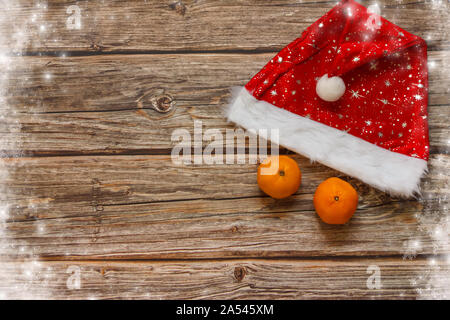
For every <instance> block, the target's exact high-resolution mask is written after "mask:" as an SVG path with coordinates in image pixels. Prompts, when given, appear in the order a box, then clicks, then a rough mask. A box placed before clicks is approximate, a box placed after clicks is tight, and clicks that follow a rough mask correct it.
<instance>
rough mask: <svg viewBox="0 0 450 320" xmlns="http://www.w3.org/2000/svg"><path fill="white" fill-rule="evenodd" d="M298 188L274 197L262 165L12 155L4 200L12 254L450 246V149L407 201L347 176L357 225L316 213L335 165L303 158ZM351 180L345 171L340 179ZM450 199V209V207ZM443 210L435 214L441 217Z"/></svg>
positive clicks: (184, 254) (273, 252)
mask: <svg viewBox="0 0 450 320" xmlns="http://www.w3.org/2000/svg"><path fill="white" fill-rule="evenodd" d="M294 158H295V159H296V160H297V161H298V162H299V165H300V167H301V168H302V171H303V181H302V187H301V188H300V190H299V191H298V192H297V194H296V195H294V196H292V197H290V198H288V199H285V200H282V201H276V200H273V199H271V198H269V197H267V196H265V195H264V194H262V193H261V191H260V190H259V189H258V186H257V184H256V165H252V164H243V165H214V166H208V165H196V166H178V165H175V164H173V163H172V162H171V159H170V157H169V156H104V157H51V158H16V159H3V160H2V161H1V165H0V167H1V168H3V170H6V171H8V172H9V176H7V177H5V178H4V179H3V181H4V182H3V189H4V190H5V191H4V193H3V194H2V195H1V197H2V205H4V206H5V207H6V209H8V210H9V219H8V221H7V223H6V224H5V231H4V236H3V241H4V242H6V243H14V246H6V247H4V248H2V250H1V251H2V252H1V253H2V254H3V255H13V256H15V255H19V256H26V255H28V254H30V253H32V254H36V255H38V256H41V257H65V259H80V258H82V259H86V258H89V259H122V258H127V259H132V258H136V259H137V258H138V259H200V258H224V257H305V256H306V257H311V256H374V255H402V254H403V253H404V252H405V250H407V249H409V248H408V241H410V240H411V241H412V240H415V241H418V243H420V246H418V247H417V250H416V251H417V252H414V253H417V254H433V253H445V252H448V250H449V247H448V243H443V244H439V245H436V243H435V242H434V241H433V234H431V233H432V232H433V230H434V229H436V227H437V226H438V225H440V224H441V223H442V221H441V220H439V219H438V215H439V214H438V213H439V212H442V210H444V209H443V208H444V207H445V206H446V205H448V203H447V202H446V200H445V199H449V191H450V190H449V185H448V171H447V168H448V165H449V161H450V159H449V157H448V155H437V156H433V157H432V159H431V160H430V173H429V174H428V175H427V176H426V178H425V179H424V180H423V184H422V186H423V189H424V196H423V198H422V199H421V200H420V201H416V200H399V199H395V198H391V197H389V196H387V195H386V194H384V193H382V192H379V191H376V190H374V189H372V188H369V187H368V186H367V185H365V184H363V183H360V182H358V181H357V180H355V179H348V180H349V181H350V182H351V183H352V184H353V185H354V186H355V187H356V188H357V190H358V193H359V195H360V202H359V209H358V212H357V213H356V214H355V216H354V218H353V219H352V220H351V222H350V224H349V225H346V226H343V227H336V226H330V225H325V224H323V223H322V222H320V220H319V219H318V218H317V216H316V214H315V213H314V208H313V203H312V197H313V193H314V191H315V188H316V187H317V185H318V184H319V183H320V182H321V181H323V180H324V179H326V178H327V177H330V176H342V175H341V174H339V173H338V172H335V171H333V170H331V169H328V168H325V167H323V166H321V165H318V164H311V163H310V162H309V160H307V159H305V158H302V157H300V156H294ZM343 178H345V179H347V178H346V177H343ZM446 203H447V204H446ZM436 212H437V213H436Z"/></svg>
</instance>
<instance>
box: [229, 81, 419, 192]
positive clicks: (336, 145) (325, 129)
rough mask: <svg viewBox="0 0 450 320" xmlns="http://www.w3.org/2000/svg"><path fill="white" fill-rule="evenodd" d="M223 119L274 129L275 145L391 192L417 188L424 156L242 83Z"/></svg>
mask: <svg viewBox="0 0 450 320" xmlns="http://www.w3.org/2000/svg"><path fill="white" fill-rule="evenodd" d="M227 118H228V120H229V121H231V122H234V123H236V124H238V125H240V126H242V127H244V128H246V129H255V130H258V129H279V142H280V145H282V146H284V147H286V148H288V149H290V150H293V151H295V152H298V153H300V154H302V155H304V156H306V157H308V158H310V159H311V160H312V161H318V162H320V163H322V164H324V165H326V166H328V167H331V168H334V169H336V170H339V171H341V172H343V173H345V174H348V175H350V176H352V177H355V178H358V179H360V180H361V181H363V182H365V183H367V184H369V185H371V186H373V187H375V188H378V189H380V190H382V191H386V192H389V193H391V194H393V195H399V196H403V197H410V196H413V195H414V194H415V193H419V183H420V178H421V176H422V175H423V174H424V173H425V172H426V170H427V162H426V161H425V160H422V159H417V158H413V157H409V156H406V155H403V154H400V153H397V152H391V151H389V150H386V149H384V148H381V147H378V146H376V145H374V144H372V143H369V142H367V141H365V140H362V139H360V138H357V137H355V136H353V135H351V134H348V133H346V132H343V131H341V130H337V129H335V128H331V127H329V126H327V125H324V124H321V123H319V122H316V121H313V120H310V119H307V118H305V117H301V116H299V115H296V114H294V113H292V112H289V111H287V110H284V109H281V108H278V107H275V106H274V105H272V104H270V103H268V102H265V101H260V100H257V99H256V98H255V97H253V96H252V95H251V94H250V93H249V92H248V91H247V90H246V89H245V88H236V89H234V90H233V101H232V102H231V103H230V105H229V106H228V109H227Z"/></svg>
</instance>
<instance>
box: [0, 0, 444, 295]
mask: <svg viewBox="0 0 450 320" xmlns="http://www.w3.org/2000/svg"><path fill="white" fill-rule="evenodd" d="M42 3H44V5H37V2H36V1H32V0H29V1H25V0H22V1H17V2H16V4H13V5H12V6H10V7H9V8H8V10H7V14H5V15H4V19H3V20H0V30H1V32H2V33H3V35H4V37H5V38H6V41H5V42H4V44H3V46H4V47H5V48H1V49H3V50H5V49H6V50H7V49H8V48H12V47H13V46H14V45H16V44H17V41H18V40H17V39H18V38H17V34H16V32H15V30H17V29H19V28H25V30H26V36H25V38H21V39H22V41H23V43H22V46H23V49H24V50H23V54H22V55H20V56H15V57H13V58H11V61H12V63H11V64H10V66H9V68H8V72H9V74H8V82H7V83H8V85H7V87H6V88H4V89H5V90H4V93H3V96H4V97H5V99H4V101H3V103H2V105H1V106H0V108H1V109H2V116H1V119H0V128H1V134H2V135H3V137H2V149H3V150H2V159H1V160H0V161H1V176H2V187H1V189H2V194H1V200H0V201H1V204H2V208H6V209H4V210H6V211H7V218H6V220H5V221H4V224H3V225H4V227H3V233H2V240H1V241H0V247H1V263H0V270H1V275H0V280H2V281H0V292H3V296H4V297H8V298H22V297H24V296H25V297H32V298H62V299H66V298H70V299H73V298H83V299H84V298H92V299H101V298H131V299H136V298H139V299H141V298H142V299H179V298H183V299H184V298H186V299H211V298H212V299H216V298H224V299H230V298H232V299H235V298H239V299H248V298H250V299H266V298H271V299H281V298H292V299H312V298H324V299H328V298H370V299H372V298H405V299H412V298H433V297H442V295H445V294H448V292H449V290H450V284H449V280H448V279H449V271H450V270H449V264H448V254H449V253H450V245H449V243H448V241H447V240H446V239H447V237H448V228H445V226H448V216H447V215H448V211H447V210H448V204H449V193H450V189H449V166H450V164H449V162H450V158H449V155H448V153H449V149H450V145H449V142H450V141H449V138H450V137H449V117H450V94H449V84H450V75H449V71H450V69H449V67H448V66H449V64H450V37H449V33H448V23H449V22H450V19H449V10H450V6H449V4H448V2H446V1H445V0H444V1H440V2H439V1H418V0H397V1H396V0H384V1H379V3H380V5H381V12H382V15H383V16H384V17H386V18H387V19H388V20H390V21H392V22H394V23H396V24H398V25H399V26H401V27H402V28H404V29H406V30H408V31H410V32H412V33H414V34H416V35H419V36H421V37H423V38H424V39H425V40H426V41H427V43H428V45H429V48H428V49H429V51H428V54H429V63H430V91H429V93H430V100H429V124H430V134H431V151H432V154H431V159H430V162H429V174H428V175H427V176H426V177H425V178H424V179H423V181H422V189H423V195H422V197H421V198H420V199H417V200H415V199H410V200H402V199H398V198H392V197H390V196H388V195H386V194H384V193H382V192H380V191H377V190H375V189H372V188H370V187H368V186H367V185H365V184H363V183H361V182H359V181H358V180H356V179H350V178H348V177H345V176H343V175H342V174H341V173H339V172H336V171H333V170H331V169H329V168H326V167H324V166H322V165H319V164H311V163H310V162H309V160H308V159H306V158H303V157H301V156H298V155H294V158H295V159H296V160H297V161H298V163H299V165H300V167H301V169H302V172H303V182H302V187H301V188H300V190H299V191H298V192H297V193H296V194H295V195H294V196H292V197H290V198H289V199H286V200H283V201H276V200H273V199H271V198H269V197H267V196H265V195H264V194H262V193H261V192H260V191H259V189H258V186H257V184H256V166H255V165H251V164H245V165H214V166H210V165H190V166H177V165H175V164H173V163H172V161H171V158H170V153H171V149H172V147H173V145H174V143H173V142H172V141H171V134H172V132H173V130H174V129H177V128H185V129H187V130H189V131H190V132H192V131H193V127H194V126H193V123H194V120H201V121H202V122H203V128H204V129H206V128H217V129H219V130H221V131H222V132H225V130H226V129H227V128H234V126H233V125H231V124H228V123H227V122H226V121H225V118H224V116H223V112H222V107H223V106H224V105H225V104H226V103H227V99H228V98H229V88H230V87H232V86H236V85H244V84H245V83H246V82H247V81H248V80H249V79H250V78H251V76H252V75H254V74H255V73H256V72H257V71H259V69H260V68H261V67H262V66H264V64H265V63H266V62H267V61H268V60H269V59H270V58H271V57H273V56H274V55H275V54H276V53H277V52H278V51H279V50H280V49H281V48H283V47H284V46H285V45H286V44H288V43H289V42H291V41H292V40H294V39H295V38H296V37H298V36H299V35H300V34H301V32H302V31H303V30H304V29H305V28H306V27H307V26H308V25H310V24H311V23H312V22H314V21H315V20H316V19H318V18H319V17H320V16H322V15H323V14H324V13H325V12H327V11H328V10H329V9H330V8H331V7H332V6H333V5H334V4H335V2H334V1H317V0H304V1H298V0H274V1H256V0H254V1H251V0H228V1H219V0H197V1H195V0H180V1H178V2H176V1H175V2H174V1H152V0H147V1H144V0H128V1H66V0H51V1H50V0H49V1H48V2H47V3H46V5H45V2H42ZM362 3H363V4H365V5H369V4H371V3H372V2H371V1H363V2H362ZM74 4H77V5H78V6H79V7H80V8H81V14H82V28H81V29H80V30H68V29H67V28H66V21H67V18H68V16H69V15H68V14H67V13H66V9H67V7H68V6H70V5H74ZM42 26H44V27H42ZM165 94H166V95H168V96H165ZM170 97H173V101H172V102H173V103H175V107H174V110H173V112H170V113H168V114H161V113H158V112H156V111H155V110H153V109H152V99H156V101H157V102H156V103H159V104H160V106H164V102H166V103H167V102H168V101H167V100H168V99H170ZM158 99H159V100H158ZM153 101H154V100H153ZM207 143H208V142H205V145H206V144H207ZM282 152H284V153H286V152H287V151H285V150H284V151H282ZM330 176H339V177H342V178H344V179H346V180H348V181H350V182H351V183H352V184H353V185H354V186H355V187H356V188H357V190H358V192H359V194H360V202H359V207H358V211H357V213H356V214H355V216H354V218H353V219H352V220H351V222H350V223H349V224H348V225H346V226H342V227H335V226H329V225H325V224H323V223H321V222H320V221H319V220H318V218H317V217H316V214H315V213H314V208H313V203H312V195H313V193H314V191H315V188H316V187H317V185H318V184H319V183H320V182H321V181H322V180H324V179H326V178H328V177H330ZM443 226H444V229H443V232H444V236H442V234H441V236H440V237H438V236H436V234H435V233H436V230H438V229H439V228H441V229H442V227H443ZM441 229H439V230H441ZM441 231H442V230H441ZM372 265H375V266H378V267H379V269H380V273H381V284H382V287H381V288H380V289H369V288H368V287H367V284H366V282H367V278H368V277H369V276H370V274H368V272H367V269H368V267H369V266H372ZM73 270H78V271H79V274H80V277H81V283H80V288H79V289H78V288H73V287H71V286H70V285H68V280H70V279H69V278H70V277H71V276H72V275H73V274H74V271H73ZM75 273H76V272H75Z"/></svg>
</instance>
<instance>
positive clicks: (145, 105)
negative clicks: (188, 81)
mask: <svg viewBox="0 0 450 320" xmlns="http://www.w3.org/2000/svg"><path fill="white" fill-rule="evenodd" d="M175 104H176V102H175V99H174V98H173V97H172V95H170V94H168V93H166V92H165V91H164V90H163V89H159V90H152V91H150V92H147V93H145V94H144V95H143V96H141V97H140V98H139V99H138V100H137V107H138V108H139V109H153V110H155V111H157V112H159V113H169V112H171V111H172V110H173V109H174V107H175Z"/></svg>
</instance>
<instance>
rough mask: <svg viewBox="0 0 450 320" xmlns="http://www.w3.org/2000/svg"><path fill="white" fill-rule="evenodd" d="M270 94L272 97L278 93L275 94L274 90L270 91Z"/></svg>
mask: <svg viewBox="0 0 450 320" xmlns="http://www.w3.org/2000/svg"><path fill="white" fill-rule="evenodd" d="M270 94H271V95H272V96H276V95H277V94H278V93H277V91H276V90H272V91H271V92H270Z"/></svg>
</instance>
